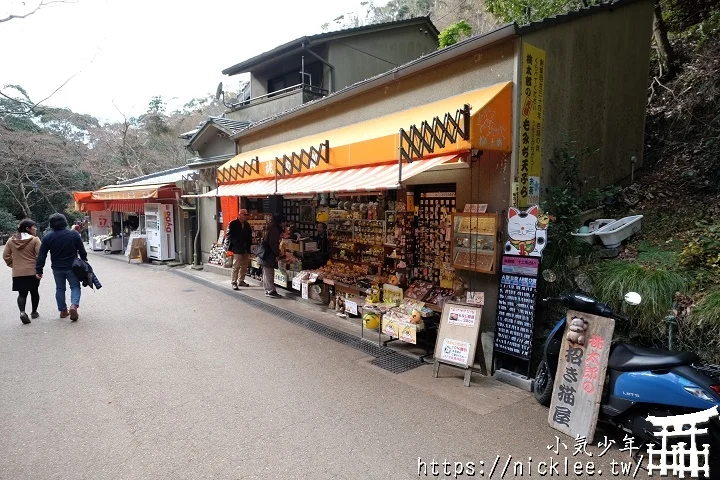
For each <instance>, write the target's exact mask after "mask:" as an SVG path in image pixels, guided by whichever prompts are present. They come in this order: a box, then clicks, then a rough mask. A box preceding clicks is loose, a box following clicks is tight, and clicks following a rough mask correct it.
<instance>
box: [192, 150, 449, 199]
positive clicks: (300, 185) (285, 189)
mask: <svg viewBox="0 0 720 480" xmlns="http://www.w3.org/2000/svg"><path fill="white" fill-rule="evenodd" d="M457 158H458V156H457V155H447V156H442V157H436V158H431V159H428V160H415V161H414V162H412V163H409V164H407V163H403V166H402V181H403V182H404V181H406V180H408V179H409V178H411V177H414V176H415V175H418V174H420V173H422V172H425V171H427V170H430V169H431V168H433V167H436V166H438V165H441V164H443V163H448V162H451V161H453V160H455V159H457ZM400 183H401V181H400V175H399V167H398V164H397V163H392V164H385V165H376V166H369V167H361V168H348V169H343V170H334V171H329V172H320V173H311V174H308V175H299V176H295V177H289V178H280V179H278V180H277V187H276V185H275V180H255V181H251V182H244V183H234V184H229V185H220V186H219V187H218V188H217V189H215V190H211V191H210V192H207V193H203V194H202V195H192V197H266V196H270V195H276V194H277V195H296V194H309V193H327V192H337V193H341V192H369V191H378V190H392V189H395V188H399V187H400ZM188 196H189V195H188Z"/></svg>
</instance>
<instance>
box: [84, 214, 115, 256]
mask: <svg viewBox="0 0 720 480" xmlns="http://www.w3.org/2000/svg"><path fill="white" fill-rule="evenodd" d="M111 227H112V213H111V212H110V211H109V210H103V211H101V212H90V231H89V232H88V243H89V244H90V250H93V251H98V250H105V243H104V242H102V241H98V240H96V237H99V236H104V235H107V234H109V233H110V231H111Z"/></svg>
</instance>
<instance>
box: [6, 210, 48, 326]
mask: <svg viewBox="0 0 720 480" xmlns="http://www.w3.org/2000/svg"><path fill="white" fill-rule="evenodd" d="M39 252H40V239H39V238H38V237H37V224H36V223H35V222H34V221H32V220H30V219H29V218H26V219H25V220H23V221H22V222H20V224H19V225H18V229H17V233H16V234H15V235H14V236H13V237H12V238H11V239H10V241H8V243H7V245H5V249H4V250H3V260H5V263H6V264H7V266H8V267H10V268H12V289H13V292H18V297H17V304H18V308H19V309H20V321H21V322H22V323H23V324H25V325H27V324H28V323H30V318H29V317H28V314H27V313H26V312H25V306H26V305H27V297H28V294H30V302H31V304H32V311H31V312H30V316H31V317H32V318H38V317H39V316H40V314H38V311H37V309H38V304H39V303H40V293H39V292H38V287H40V279H39V278H37V277H36V276H35V262H36V260H37V256H38V253H39Z"/></svg>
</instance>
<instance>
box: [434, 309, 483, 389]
mask: <svg viewBox="0 0 720 480" xmlns="http://www.w3.org/2000/svg"><path fill="white" fill-rule="evenodd" d="M481 317H482V307H477V306H471V305H463V304H459V303H451V302H445V305H443V311H442V316H441V317H440V325H439V327H438V335H437V343H436V344H435V368H434V369H433V377H437V370H438V368H439V365H440V363H444V364H446V365H450V366H454V367H458V368H462V369H466V370H467V372H466V374H465V385H466V386H470V375H469V373H470V371H471V369H472V366H473V365H474V364H475V352H476V351H477V350H478V349H479V350H480V352H481V357H482V358H483V361H482V365H483V371H484V370H485V369H484V365H485V360H484V358H485V354H484V353H483V349H482V344H479V342H478V338H479V336H480V318H481Z"/></svg>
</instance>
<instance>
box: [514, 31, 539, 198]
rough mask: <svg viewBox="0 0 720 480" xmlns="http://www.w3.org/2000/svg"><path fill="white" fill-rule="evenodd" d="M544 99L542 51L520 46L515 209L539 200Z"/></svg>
mask: <svg viewBox="0 0 720 480" xmlns="http://www.w3.org/2000/svg"><path fill="white" fill-rule="evenodd" d="M544 96H545V51H544V50H540V49H539V48H537V47H535V46H533V45H530V44H529V43H523V52H522V71H521V72H520V118H519V121H520V144H519V145H518V147H519V148H518V153H519V162H518V206H519V207H527V206H528V205H533V204H537V203H539V201H540V174H541V172H542V120H543V109H544Z"/></svg>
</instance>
